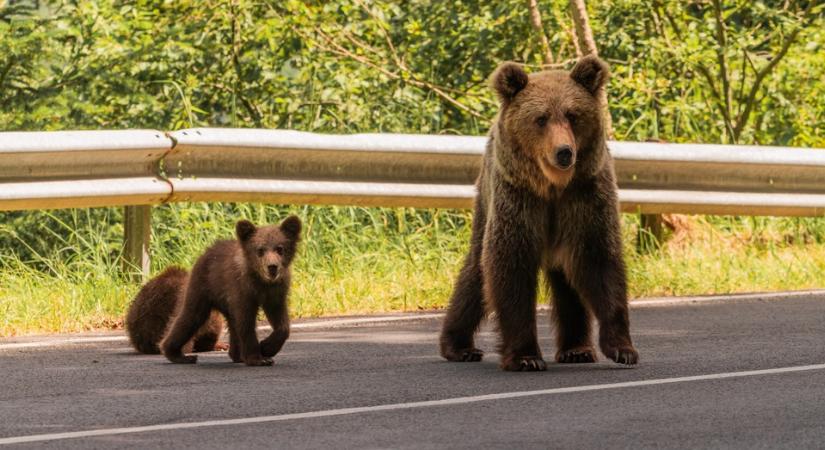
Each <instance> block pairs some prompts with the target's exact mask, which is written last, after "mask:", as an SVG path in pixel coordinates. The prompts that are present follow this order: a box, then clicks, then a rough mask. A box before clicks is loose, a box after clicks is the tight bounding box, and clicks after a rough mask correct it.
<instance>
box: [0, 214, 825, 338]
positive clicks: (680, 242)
mask: <svg viewBox="0 0 825 450" xmlns="http://www.w3.org/2000/svg"><path fill="white" fill-rule="evenodd" d="M289 214H297V215H299V216H300V217H301V218H302V219H303V220H304V237H303V243H302V246H301V251H300V254H299V258H298V259H297V261H296V263H295V268H294V285H293V292H292V296H291V311H292V314H293V316H297V317H307V316H321V315H338V314H357V313H373V312H384V311H414V310H421V309H431V308H439V307H443V306H445V305H446V302H447V300H448V298H449V295H450V291H451V289H452V283H453V279H454V277H455V275H456V273H457V272H458V269H459V268H460V265H461V262H462V260H463V257H464V253H465V252H466V249H467V245H468V242H469V234H470V221H471V214H470V212H469V211H456V210H436V209H405V208H357V207H310V206H303V207H284V206H273V205H262V204H221V203H211V204H206V203H195V204H175V205H165V206H161V207H158V208H155V214H154V222H153V236H152V239H153V240H152V254H153V260H152V271H153V272H154V273H156V272H158V271H160V270H162V269H163V268H164V267H166V266H167V265H171V264H176V265H183V266H186V267H188V266H190V265H191V264H192V263H193V262H194V260H195V258H197V256H198V255H199V254H200V253H201V252H202V251H203V250H204V249H205V248H206V247H208V246H209V245H210V244H211V243H212V242H214V241H215V240H216V239H221V238H230V237H232V235H233V228H234V223H235V221H236V220H238V219H239V218H247V219H250V220H252V221H254V222H256V223H276V222H278V221H280V220H282V219H283V218H285V217H286V216H287V215H289ZM9 217H10V216H7V217H5V218H4V221H5V223H4V224H3V225H0V245H2V247H0V249H1V250H2V253H0V335H3V336H8V335H16V334H24V333H36V332H72V331H80V330H91V329H100V328H116V327H118V326H120V324H121V318H122V316H123V312H124V310H125V308H126V306H127V305H128V302H129V301H130V299H131V297H132V296H133V295H134V293H135V292H136V291H137V289H138V288H139V286H138V285H137V284H135V283H133V282H131V281H129V280H128V279H127V278H124V277H123V275H122V274H121V270H120V266H119V256H120V251H121V234H122V225H121V218H122V217H121V211H120V210H119V209H115V208H104V209H95V210H70V211H43V212H38V213H37V214H35V215H34V217H33V218H32V213H29V214H28V215H26V216H25V217H27V220H29V222H27V224H26V226H22V225H21V224H19V223H15V222H14V220H11V219H10V218H9ZM637 229H638V218H637V216H634V215H625V216H624V221H623V232H624V238H625V246H626V249H625V258H626V260H627V264H628V276H629V285H630V289H631V296H633V297H639V296H654V295H684V294H711V293H728V292H741V291H761V290H780V289H803V288H813V287H819V286H823V285H824V284H825V275H824V274H825V219H783V218H734V217H708V218H705V217H692V218H690V220H689V221H688V222H686V225H685V226H683V227H682V228H680V229H679V230H677V231H676V232H675V233H674V235H673V236H671V237H670V239H669V240H668V241H667V242H666V243H664V244H662V245H661V246H660V248H658V249H657V250H655V251H652V252H649V253H645V254H639V253H637V252H636V251H635V248H634V245H635V244H634V241H635V235H636V233H637ZM542 301H546V299H542Z"/></svg>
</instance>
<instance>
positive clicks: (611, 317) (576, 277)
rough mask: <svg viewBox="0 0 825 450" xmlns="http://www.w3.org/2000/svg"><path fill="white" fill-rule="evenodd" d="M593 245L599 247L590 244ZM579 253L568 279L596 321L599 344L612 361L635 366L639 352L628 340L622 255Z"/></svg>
mask: <svg viewBox="0 0 825 450" xmlns="http://www.w3.org/2000/svg"><path fill="white" fill-rule="evenodd" d="M593 248H598V247H596V245H595V244H593V247H591V249H593ZM602 248H603V247H602ZM582 253H583V254H582V255H581V256H580V258H579V261H578V262H577V264H576V269H574V270H576V273H575V274H570V275H573V276H570V277H569V279H570V280H571V282H572V284H573V286H574V287H575V289H576V291H577V292H578V293H579V295H580V296H581V298H583V299H585V301H587V303H588V304H589V305H590V308H591V310H592V311H593V313H594V314H595V316H596V318H597V319H598V321H599V347H600V348H601V350H602V353H604V355H605V356H607V357H608V358H610V359H612V360H613V361H615V362H617V363H619V364H627V365H634V364H636V363H638V362H639V353H638V352H637V351H636V349H635V348H633V343H632V341H631V339H630V319H629V314H628V306H627V279H626V278H625V271H624V263H623V261H622V260H621V254H620V253H618V254H617V253H616V252H612V253H613V254H612V255H611V254H610V253H611V252H596V251H585V252H582Z"/></svg>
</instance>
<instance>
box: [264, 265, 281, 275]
mask: <svg viewBox="0 0 825 450" xmlns="http://www.w3.org/2000/svg"><path fill="white" fill-rule="evenodd" d="M266 271H267V273H269V276H270V277H274V276H277V275H278V265H277V264H270V265H268V266H266Z"/></svg>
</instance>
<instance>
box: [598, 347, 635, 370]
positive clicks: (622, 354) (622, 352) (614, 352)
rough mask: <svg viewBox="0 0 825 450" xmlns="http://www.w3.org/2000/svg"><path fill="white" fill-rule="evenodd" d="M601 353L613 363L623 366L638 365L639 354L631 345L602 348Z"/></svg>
mask: <svg viewBox="0 0 825 450" xmlns="http://www.w3.org/2000/svg"><path fill="white" fill-rule="evenodd" d="M602 353H604V355H605V356H607V357H608V358H610V359H612V360H613V362H616V363H619V364H624V365H626V366H635V365H636V364H638V363H639V352H637V351H636V349H635V348H633V346H631V345H627V346H620V347H612V348H602Z"/></svg>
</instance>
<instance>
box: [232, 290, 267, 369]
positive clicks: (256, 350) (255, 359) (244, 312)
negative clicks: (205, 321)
mask: <svg viewBox="0 0 825 450" xmlns="http://www.w3.org/2000/svg"><path fill="white" fill-rule="evenodd" d="M229 304H230V309H231V313H230V318H229V326H230V327H231V329H232V331H233V332H234V334H235V337H236V339H235V341H236V342H237V343H239V344H240V346H239V347H240V348H239V351H240V355H241V357H242V358H243V362H244V364H246V365H247V366H271V365H272V360H271V359H269V358H264V357H262V356H261V346H260V344H259V343H258V335H257V333H256V330H255V328H256V325H257V324H256V321H255V319H256V316H257V312H258V304H257V301H255V300H254V299H240V298H236V299H231V300H230V301H229ZM229 350H230V356H231V352H232V343H230V344H229Z"/></svg>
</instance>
